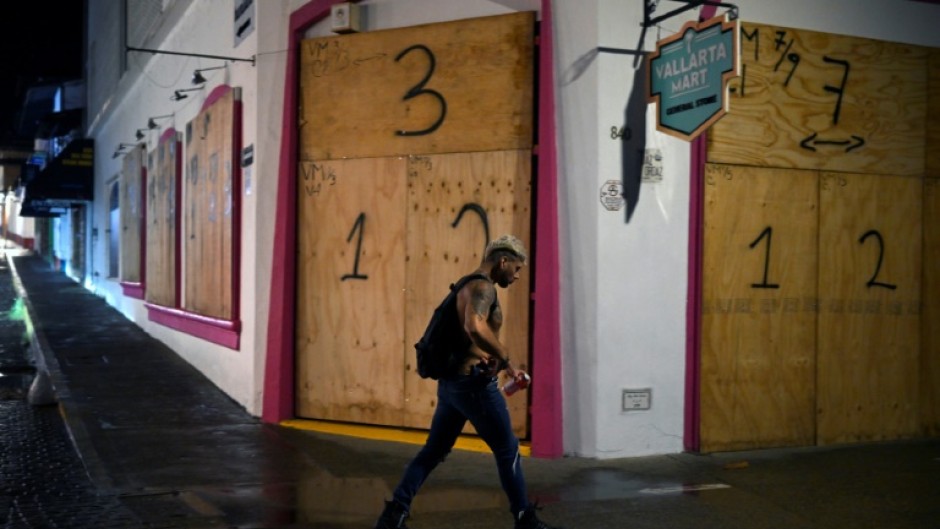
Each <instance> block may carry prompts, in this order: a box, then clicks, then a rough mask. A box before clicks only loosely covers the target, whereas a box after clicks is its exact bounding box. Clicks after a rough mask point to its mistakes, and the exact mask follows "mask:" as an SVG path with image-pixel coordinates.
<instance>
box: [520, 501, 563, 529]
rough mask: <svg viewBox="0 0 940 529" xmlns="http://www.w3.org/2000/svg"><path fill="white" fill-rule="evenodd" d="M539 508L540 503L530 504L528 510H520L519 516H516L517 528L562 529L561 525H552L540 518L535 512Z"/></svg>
mask: <svg viewBox="0 0 940 529" xmlns="http://www.w3.org/2000/svg"><path fill="white" fill-rule="evenodd" d="M538 508H539V506H538V504H535V505H530V506H529V507H527V508H526V510H524V511H522V512H520V513H519V516H518V517H517V518H516V529H561V528H560V527H552V526H550V525H548V524H547V523H545V522H543V521H542V520H539V517H538V516H536V514H535V511H536V510H537V509H538Z"/></svg>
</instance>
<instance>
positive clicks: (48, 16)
mask: <svg viewBox="0 0 940 529" xmlns="http://www.w3.org/2000/svg"><path fill="white" fill-rule="evenodd" d="M83 3H84V1H83V0H6V1H4V2H3V3H2V7H0V143H2V142H4V141H8V140H9V136H8V135H9V131H10V129H11V127H12V124H13V123H14V117H15V114H16V112H17V111H18V110H19V108H20V107H21V106H22V103H23V94H24V93H25V89H26V88H27V87H29V86H30V84H32V83H35V82H36V81H38V80H50V79H51V80H68V79H76V78H81V76H82V54H83V36H82V35H83V28H82V26H83V18H84V9H83Z"/></svg>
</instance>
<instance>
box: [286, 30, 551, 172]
mask: <svg viewBox="0 0 940 529" xmlns="http://www.w3.org/2000/svg"><path fill="white" fill-rule="evenodd" d="M534 27H535V18H534V14H533V13H531V12H524V13H514V14H510V15H502V16H494V17H485V18H476V19H467V20H458V21H453V22H446V23H439V24H431V25H422V26H412V27H407V28H399V29H389V30H382V31H369V32H364V33H357V34H349V35H338V36H332V37H322V38H316V39H310V40H306V41H304V42H303V43H302V45H301V79H300V83H301V101H300V113H299V122H300V123H299V127H300V156H301V159H302V160H308V161H312V160H318V161H320V160H327V159H339V158H347V157H348V158H359V157H379V156H391V155H408V154H424V153H442V152H469V151H486V150H497V149H519V148H528V147H530V146H531V144H532V123H533V117H532V84H533V72H534V67H533V62H532V61H533V56H534V55H533V46H534Z"/></svg>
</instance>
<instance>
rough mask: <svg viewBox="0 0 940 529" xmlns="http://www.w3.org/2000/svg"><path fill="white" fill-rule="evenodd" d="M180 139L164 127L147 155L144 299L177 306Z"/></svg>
mask: <svg viewBox="0 0 940 529" xmlns="http://www.w3.org/2000/svg"><path fill="white" fill-rule="evenodd" d="M181 160H182V158H181V157H180V140H179V134H178V133H177V132H176V130H175V129H170V130H168V131H166V132H165V133H164V134H163V136H162V137H161V138H160V142H159V143H158V144H157V148H156V149H155V150H154V151H152V152H151V153H150V154H149V155H148V157H147V168H148V171H147V301H148V302H150V303H155V304H157V305H163V306H166V307H177V306H179V302H180V300H179V292H180V289H179V270H178V268H179V259H178V256H179V244H180V237H179V235H180V232H179V212H180V209H179V199H180V190H181V186H180V179H179V172H180V164H181Z"/></svg>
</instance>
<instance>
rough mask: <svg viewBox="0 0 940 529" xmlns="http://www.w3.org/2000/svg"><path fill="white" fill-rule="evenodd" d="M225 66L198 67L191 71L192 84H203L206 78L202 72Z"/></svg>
mask: <svg viewBox="0 0 940 529" xmlns="http://www.w3.org/2000/svg"><path fill="white" fill-rule="evenodd" d="M223 68H225V66H224V65H223V66H213V67H212V68H199V69H198V70H194V71H193V84H194V85H196V84H203V83H205V82H206V78H205V77H203V76H202V72H208V71H210V70H221V69H223Z"/></svg>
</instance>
